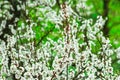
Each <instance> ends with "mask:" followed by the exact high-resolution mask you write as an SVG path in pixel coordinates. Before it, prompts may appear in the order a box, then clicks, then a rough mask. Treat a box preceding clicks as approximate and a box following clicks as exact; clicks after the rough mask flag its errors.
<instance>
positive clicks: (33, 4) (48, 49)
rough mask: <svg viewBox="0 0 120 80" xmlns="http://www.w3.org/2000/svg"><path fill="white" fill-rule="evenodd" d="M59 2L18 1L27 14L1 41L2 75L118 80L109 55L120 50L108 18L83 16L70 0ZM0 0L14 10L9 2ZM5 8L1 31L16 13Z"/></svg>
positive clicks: (16, 79) (1, 78) (24, 79)
mask: <svg viewBox="0 0 120 80" xmlns="http://www.w3.org/2000/svg"><path fill="white" fill-rule="evenodd" d="M50 1H51V2H50ZM56 1H57V0H36V1H30V0H27V1H26V2H25V3H22V1H18V3H19V4H18V5H17V11H24V12H25V14H24V12H23V13H21V17H19V18H17V17H16V18H15V20H14V23H13V24H9V25H8V28H9V29H10V31H11V34H5V35H4V38H6V40H2V39H1V40H0V71H1V72H0V80H9V79H10V80H115V79H116V80H117V78H116V77H117V75H116V74H114V73H113V67H112V65H111V63H112V60H111V55H112V54H113V53H119V49H117V50H115V49H113V48H112V45H111V44H110V40H109V39H108V38H106V37H104V36H103V33H102V28H103V27H102V26H103V25H104V23H105V20H104V19H102V17H101V16H98V17H97V21H96V22H93V20H92V19H85V18H83V17H81V16H80V15H79V14H77V13H76V12H75V11H73V9H72V7H71V6H72V5H71V3H72V0H70V2H67V1H66V2H61V3H59V4H58V2H56ZM2 2H3V3H2ZM5 3H6V4H9V5H5ZM0 4H4V7H6V8H7V9H8V10H9V9H10V8H12V9H13V6H11V5H10V2H9V1H1V3H0ZM56 4H58V8H55V9H54V6H55V5H56ZM79 4H80V3H79ZM77 5H78V4H77ZM9 6H10V7H9ZM7 9H6V11H3V14H2V15H3V18H4V20H2V23H1V27H0V31H2V30H3V29H5V25H6V24H7V20H9V19H11V18H12V17H13V16H14V15H13V14H10V13H9V11H7ZM56 9H58V10H56ZM13 11H14V10H13ZM78 11H79V10H78ZM34 12H35V13H34ZM6 14H7V16H5V15H6ZM33 14H34V15H33ZM24 16H25V17H24ZM24 18H25V19H24ZM15 26H17V28H15ZM0 34H3V33H2V32H1V33H0ZM118 57H119V55H118ZM118 78H119V77H118ZM118 80H119V79H118Z"/></svg>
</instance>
